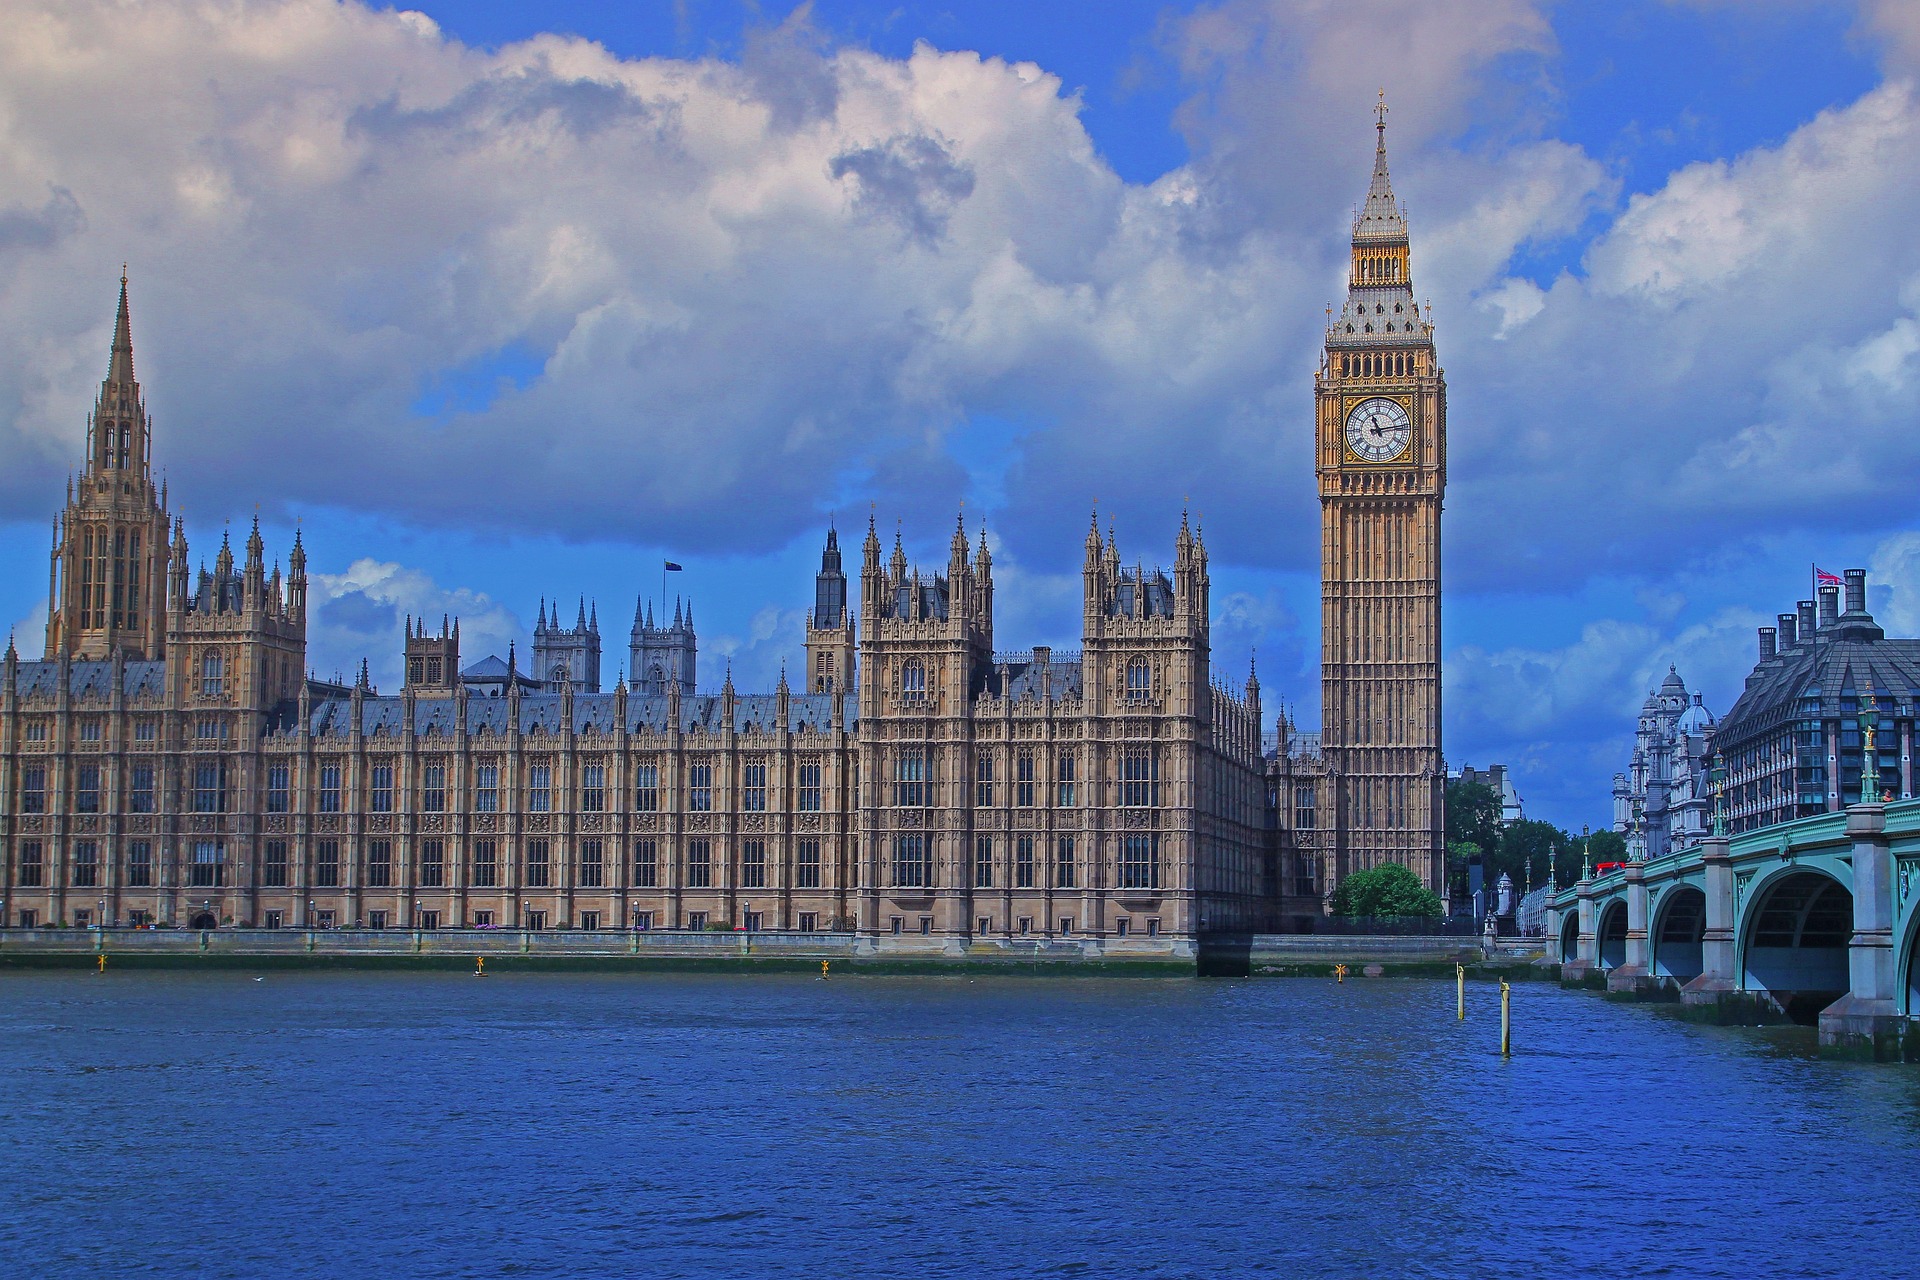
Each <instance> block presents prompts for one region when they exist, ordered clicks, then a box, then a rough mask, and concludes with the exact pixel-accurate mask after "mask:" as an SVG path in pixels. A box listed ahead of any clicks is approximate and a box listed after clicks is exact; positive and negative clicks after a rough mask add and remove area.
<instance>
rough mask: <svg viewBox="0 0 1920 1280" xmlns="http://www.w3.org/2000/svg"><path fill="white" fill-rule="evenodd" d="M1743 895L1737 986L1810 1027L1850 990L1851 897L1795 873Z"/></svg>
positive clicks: (1779, 874) (1821, 875) (1808, 873)
mask: <svg viewBox="0 0 1920 1280" xmlns="http://www.w3.org/2000/svg"><path fill="white" fill-rule="evenodd" d="M1748 894H1749V895H1750V897H1751V905H1749V906H1748V907H1747V910H1746V914H1745V918H1744V919H1743V920H1742V922H1741V946H1740V973H1741V981H1740V985H1741V987H1742V988H1743V989H1745V990H1747V991H1764V992H1766V993H1767V994H1768V995H1770V996H1772V997H1773V999H1774V1001H1775V1002H1776V1003H1777V1004H1778V1005H1779V1006H1780V1009H1781V1011H1782V1012H1784V1013H1785V1014H1786V1015H1787V1016H1788V1017H1789V1018H1791V1019H1792V1020H1793V1021H1795V1022H1798V1023H1801V1024H1803V1025H1807V1026H1811V1025H1813V1024H1814V1023H1816V1022H1818V1021H1819V1018H1820V1011H1821V1010H1822V1009H1824V1008H1826V1007H1827V1006H1828V1005H1830V1004H1832V1003H1833V1002H1834V1001H1836V1000H1838V999H1839V998H1840V997H1841V996H1844V995H1846V994H1847V989H1848V986H1849V985H1850V981H1849V977H1848V973H1847V945H1848V943H1850V942H1851V941H1852V940H1853V892H1852V890H1851V889H1850V888H1849V887H1848V886H1847V885H1845V884H1843V883H1841V881H1840V880H1839V878H1838V877H1836V876H1834V875H1831V874H1829V873H1828V872H1826V871H1824V870H1820V869H1817V868H1814V867H1808V866H1804V865H1802V866H1789V867H1785V868H1782V869H1781V870H1779V871H1776V872H1774V873H1772V874H1771V875H1768V876H1767V877H1766V878H1765V879H1763V880H1762V881H1760V882H1759V883H1758V884H1755V885H1753V886H1751V887H1750V888H1749V890H1748Z"/></svg>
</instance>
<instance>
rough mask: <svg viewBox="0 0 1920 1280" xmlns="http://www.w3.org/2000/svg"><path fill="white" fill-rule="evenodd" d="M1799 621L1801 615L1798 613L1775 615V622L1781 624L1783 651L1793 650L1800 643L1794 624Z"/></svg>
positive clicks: (1781, 645)
mask: <svg viewBox="0 0 1920 1280" xmlns="http://www.w3.org/2000/svg"><path fill="white" fill-rule="evenodd" d="M1799 620H1800V615H1799V614H1797V613H1779V614H1775V615H1774V621H1775V622H1778V623H1779V624H1780V647H1781V648H1782V649H1791V648H1793V646H1795V645H1796V644H1799V643H1800V638H1799V637H1798V636H1797V635H1796V634H1795V633H1794V624H1795V623H1796V622H1798V621H1799Z"/></svg>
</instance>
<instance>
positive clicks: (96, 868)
mask: <svg viewBox="0 0 1920 1280" xmlns="http://www.w3.org/2000/svg"><path fill="white" fill-rule="evenodd" d="M99 883H100V846H99V845H97V844H95V843H94V842H93V841H91V840H76V841H74V843H73V887H74V888H76V889H92V888H94V887H96V886H97V885H99Z"/></svg>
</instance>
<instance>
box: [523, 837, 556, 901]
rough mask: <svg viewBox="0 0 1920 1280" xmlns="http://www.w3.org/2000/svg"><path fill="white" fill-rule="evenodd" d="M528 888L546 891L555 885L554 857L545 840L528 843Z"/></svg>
mask: <svg viewBox="0 0 1920 1280" xmlns="http://www.w3.org/2000/svg"><path fill="white" fill-rule="evenodd" d="M526 861H527V871H526V876H527V887H528V888H529V889H545V888H547V887H548V886H550V885H551V884H553V855H552V853H551V846H549V845H548V844H547V842H546V841H545V840H529V841H527V853H526Z"/></svg>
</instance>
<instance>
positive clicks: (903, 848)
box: [893, 834, 933, 889]
mask: <svg viewBox="0 0 1920 1280" xmlns="http://www.w3.org/2000/svg"><path fill="white" fill-rule="evenodd" d="M893 883H894V884H895V885H896V886H898V887H900V888H904V889H923V888H926V887H928V886H930V885H931V884H932V883H933V857H932V855H931V854H930V852H929V851H928V849H927V838H926V837H925V836H923V835H917V834H916V835H897V836H895V837H894V838H893Z"/></svg>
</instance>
